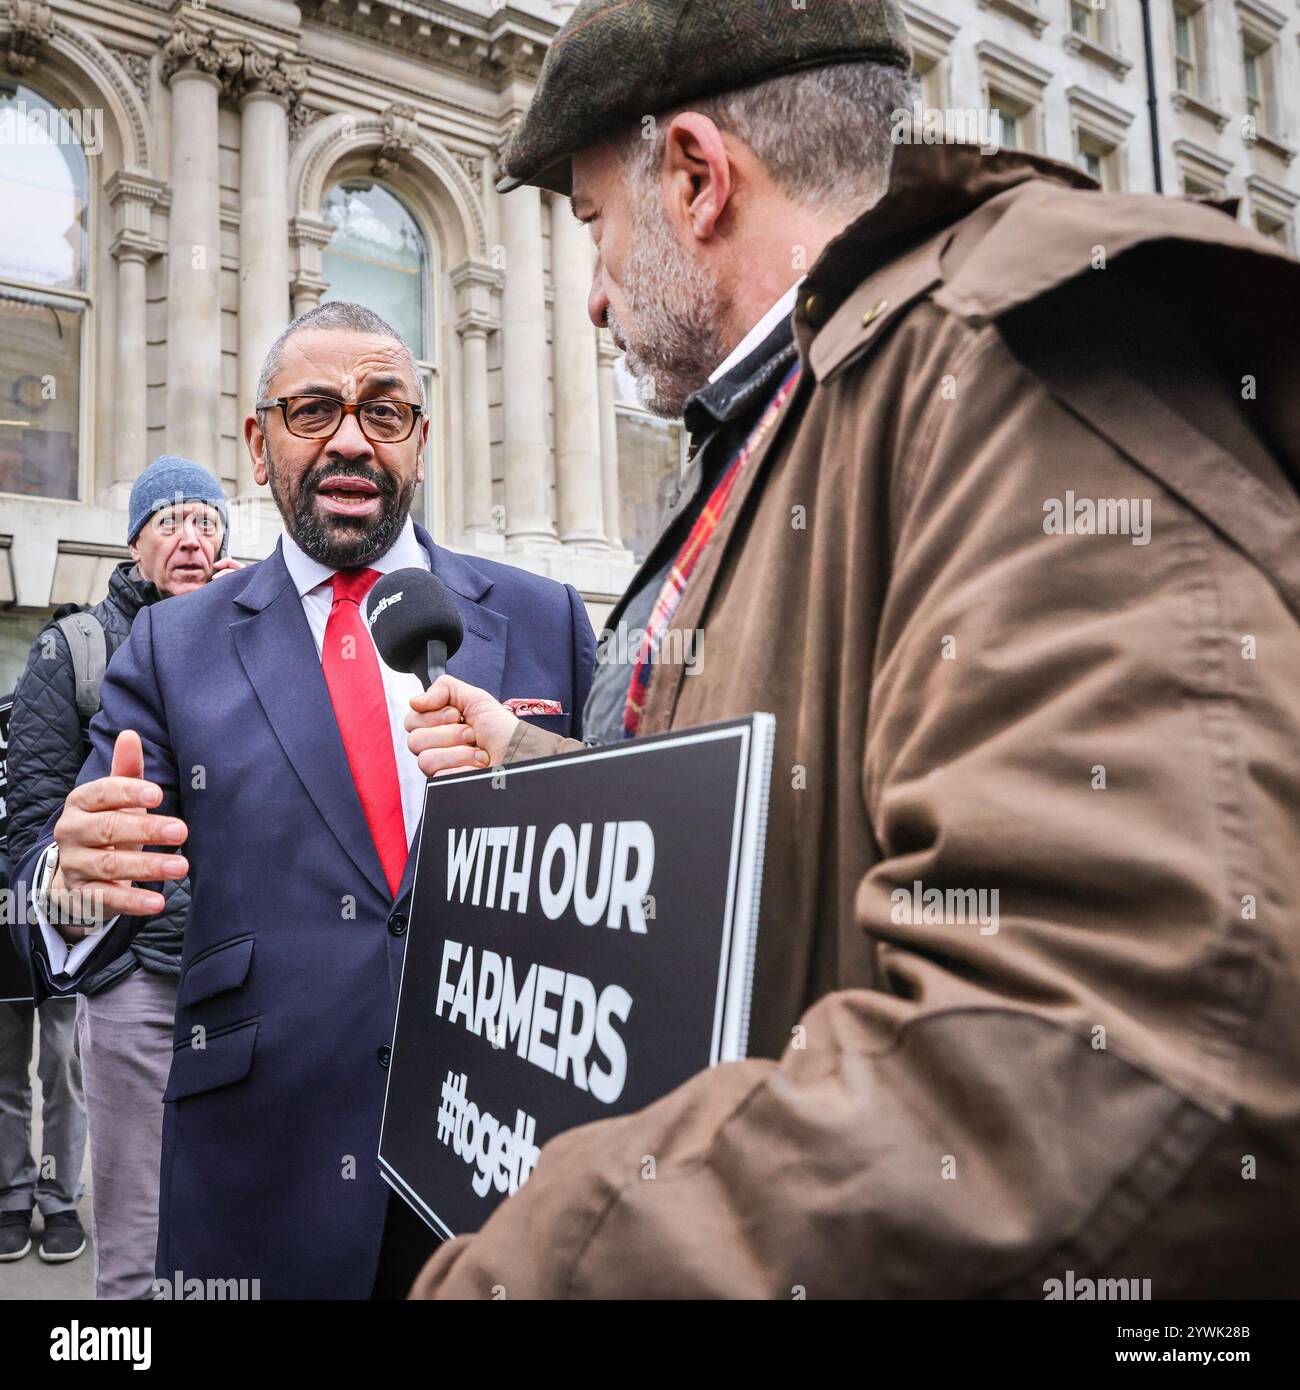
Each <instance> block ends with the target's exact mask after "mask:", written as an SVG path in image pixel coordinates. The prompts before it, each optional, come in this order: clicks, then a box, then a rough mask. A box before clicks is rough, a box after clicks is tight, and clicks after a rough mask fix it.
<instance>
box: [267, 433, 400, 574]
mask: <svg viewBox="0 0 1300 1390" xmlns="http://www.w3.org/2000/svg"><path fill="white" fill-rule="evenodd" d="M266 471H267V476H268V480H269V482H270V485H271V496H272V497H273V498H274V499H275V505H276V506H277V507H278V508H279V510H280V516H281V519H282V520H283V521H284V529H285V530H286V531H288V533H289V534H290V536H292V537H293V539H294V541H295V542H296V543H297V545H298V547H299V549H301V550H302V552H303V554H304V555H309V556H311V558H312V559H313V560H315V561H317V562H318V563H319V564H322V565H328V566H329V567H330V568H331V569H339V570H349V569H359V568H360V567H361V566H362V565H367V564H369V563H370V561H371V560H377V559H378V558H379V557H380V556H381V555H382V554H384V552H385V551H386V550H388V549H390V548H391V546H392V544H393V542H394V541H395V540H396V539H397V537H398V536H399V535H400V534H401V531H402V527H403V526H405V525H406V518H407V514H408V513H409V512H410V510H411V498H412V497H413V496H414V495H415V479H414V477H412V479H411V481H410V482H409V483H408V484H407V485H406V486H405V487H403V488H402V489H400V490H399V489H398V488H397V487H396V485H395V484H394V482H393V480H392V477H391V476H390V475H389V474H387V473H385V472H384V471H383V470H382V469H380V468H367V467H366V466H365V465H364V464H346V463H326V464H321V465H320V466H319V467H317V468H314V469H313V470H312V471H311V472H310V473H309V474H307V475H306V476H304V478H303V479H302V481H301V483H300V484H299V489H298V494H297V497H296V498H295V499H293V500H292V503H291V501H290V499H288V498H286V497H285V495H284V492H283V490H282V489H281V487H280V485H279V481H278V479H277V469H276V466H275V460H274V459H273V458H272V457H271V451H270V448H269V447H268V448H267V450H266ZM338 477H349V478H365V479H367V480H368V481H370V482H372V483H374V485H375V486H376V487H377V488H378V489H379V494H380V501H381V506H380V511H379V515H378V517H376V518H375V520H374V521H373V522H371V521H364V522H363V521H361V520H360V519H358V520H356V521H351V520H349V519H348V518H347V517H342V516H328V517H323V516H321V515H320V513H319V512H318V511H317V510H316V493H317V490H318V484H319V483H320V482H322V481H323V480H324V479H326V478H338ZM359 527H360V528H361V529H360V531H358V528H359Z"/></svg>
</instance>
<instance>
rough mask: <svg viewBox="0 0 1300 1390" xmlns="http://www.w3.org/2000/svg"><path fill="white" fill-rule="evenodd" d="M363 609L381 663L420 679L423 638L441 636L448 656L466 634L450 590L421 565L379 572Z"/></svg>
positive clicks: (422, 674)
mask: <svg viewBox="0 0 1300 1390" xmlns="http://www.w3.org/2000/svg"><path fill="white" fill-rule="evenodd" d="M366 614H367V617H366V625H367V626H368V627H369V629H370V635H371V636H372V637H373V638H374V640H375V646H376V647H378V649H379V655H380V656H382V657H383V659H384V663H385V665H387V666H391V667H392V669H393V670H394V671H409V672H411V674H412V675H414V676H418V677H419V678H420V679H421V680H423V679H424V658H425V650H426V647H427V644H428V643H430V642H434V641H440V642H445V643H446V644H447V655H448V657H451V656H452V655H453V654H454V653H455V652H456V651H457V650H458V649H459V647H460V644H461V643H462V642H463V641H464V640H465V625H464V623H462V622H461V617H460V611H459V610H458V609H457V607H456V603H455V600H454V599H453V598H452V596H451V591H450V590H449V589H448V588H447V586H446V585H445V584H444V583H443V582H442V580H441V579H439V578H438V576H437V575H436V574H432V573H430V572H429V571H428V570H425V569H405V570H394V571H393V572H392V573H391V574H385V575H382V576H381V577H380V578H379V579H378V580H377V581H376V583H375V586H374V588H373V589H371V591H370V596H369V598H368V599H367V601H366Z"/></svg>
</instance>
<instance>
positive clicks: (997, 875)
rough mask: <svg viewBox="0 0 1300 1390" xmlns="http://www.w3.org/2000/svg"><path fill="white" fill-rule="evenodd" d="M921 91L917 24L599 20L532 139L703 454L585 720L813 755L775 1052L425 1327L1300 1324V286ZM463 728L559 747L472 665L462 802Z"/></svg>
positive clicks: (1197, 217) (557, 1192)
mask: <svg viewBox="0 0 1300 1390" xmlns="http://www.w3.org/2000/svg"><path fill="white" fill-rule="evenodd" d="M909 67H910V63H909V56H908V50H907V45H906V40H905V37H904V27H903V22H902V18H901V15H900V13H899V11H898V8H897V5H896V4H895V3H893V0H808V3H807V4H806V5H800V6H793V5H791V4H789V3H787V2H786V0H771V2H770V3H767V2H766V0H747V3H744V4H737V3H734V0H727V2H726V3H723V0H696V3H691V4H684V3H683V4H671V3H653V4H650V3H632V4H629V3H614V0H584V3H582V4H580V5H579V6H578V7H577V9H576V11H575V12H574V14H573V15H572V17H571V19H570V20H569V22H568V23H567V24H566V26H565V27H564V29H563V30H562V31H561V33H560V34H559V36H558V37H557V39H556V41H555V43H554V45H553V47H552V49H551V51H550V54H549V56H548V58H547V61H546V64H545V67H544V68H543V70H542V75H541V79H540V82H539V85H538V90H537V92H536V95H535V97H534V100H533V102H532V105H531V106H530V108H529V109H528V111H527V113H526V115H525V116H524V118H523V121H522V124H521V125H520V126H519V128H518V130H517V131H516V132H515V134H514V137H513V140H512V142H511V144H510V146H509V148H508V150H507V152H506V155H505V159H504V162H503V168H504V171H505V174H506V175H507V178H506V180H505V182H504V184H503V186H505V187H509V186H513V185H515V184H518V183H521V182H522V183H529V182H531V183H540V184H541V185H542V186H544V187H547V188H551V189H556V190H561V191H563V192H571V194H572V197H573V207H574V212H575V213H576V215H577V216H578V217H579V218H580V219H581V220H582V221H583V222H585V223H587V224H589V225H590V227H591V230H592V235H593V237H594V240H595V243H596V246H597V249H598V253H599V256H598V260H597V264H596V270H595V279H594V283H593V286H592V291H591V301H590V309H591V316H592V318H593V319H594V320H595V321H596V322H597V323H602V324H608V325H609V327H610V328H611V330H612V331H613V333H614V335H615V337H616V339H617V340H618V342H619V343H620V345H621V346H622V347H623V348H624V349H625V350H626V352H627V362H628V365H629V367H630V368H631V370H632V371H633V372H634V373H635V374H636V376H637V377H638V378H639V380H640V384H641V388H642V391H643V394H644V397H645V400H646V402H647V404H648V405H649V406H650V407H651V408H652V409H654V410H656V411H659V412H661V413H663V414H665V415H673V414H676V413H678V412H683V411H684V414H685V419H686V423H687V426H688V427H689V429H690V432H691V436H692V439H693V441H694V443H695V452H694V455H693V458H692V462H691V464H690V466H689V468H688V470H687V472H686V474H685V477H684V479H683V481H682V484H681V488H680V493H679V495H678V497H677V499H676V501H675V503H674V505H673V507H672V509H671V511H670V512H669V514H668V516H667V517H666V518H665V521H664V528H663V532H662V534H661V536H660V538H659V541H658V543H657V544H656V546H655V547H654V549H653V551H652V552H651V554H650V555H649V556H648V558H647V559H646V561H645V564H644V565H643V566H642V568H641V570H640V573H639V574H638V575H637V577H636V579H635V580H634V581H633V583H632V585H631V588H630V589H629V591H628V593H627V594H626V595H624V597H623V599H622V601H621V603H620V604H619V606H618V608H617V609H616V610H615V613H614V614H613V616H612V618H611V623H613V624H617V623H620V622H622V623H625V624H626V625H627V626H628V627H629V628H646V629H648V630H649V633H650V637H649V641H648V643H647V645H646V646H645V647H643V648H641V649H639V650H638V649H636V648H634V649H633V651H632V653H631V656H630V659H629V662H628V663H627V664H622V665H620V664H618V663H617V662H616V661H615V660H614V653H615V652H616V650H617V645H618V644H611V645H610V647H608V648H607V650H606V653H605V659H604V660H603V661H602V662H601V663H600V665H599V670H598V674H597V678H596V682H595V685H594V686H593V690H592V694H591V699H590V702H589V704H588V711H587V716H586V720H585V727H586V730H587V733H588V735H589V736H595V737H598V738H602V739H604V740H606V741H615V740H618V739H621V738H625V737H629V736H632V735H636V734H653V733H660V732H662V731H664V730H673V729H684V728H687V727H690V726H693V725H700V724H706V723H709V722H710V721H714V720H720V719H725V718H730V717H734V716H738V715H743V714H746V713H748V712H750V711H753V710H769V711H772V712H773V713H775V715H776V720H777V752H776V758H775V765H774V771H773V777H772V803H771V814H770V817H769V820H768V838H767V852H766V862H765V877H764V884H763V902H762V923H761V928H760V934H759V939H758V957H757V966H756V978H755V984H754V995H753V1011H752V1023H751V1028H750V1038H749V1053H750V1058H751V1060H749V1061H745V1062H740V1063H733V1064H726V1065H722V1066H719V1067H716V1068H714V1069H712V1070H711V1071H708V1072H706V1073H703V1074H701V1075H699V1076H697V1077H695V1078H694V1079H693V1080H692V1081H690V1082H689V1083H688V1084H686V1085H684V1086H682V1087H681V1088H680V1089H678V1090H677V1091H674V1092H673V1093H671V1094H670V1095H668V1096H665V1097H664V1098H663V1099H662V1100H660V1101H659V1102H657V1103H656V1104H654V1105H652V1106H650V1107H649V1108H647V1109H645V1110H643V1111H641V1112H639V1113H637V1114H633V1115H630V1116H626V1117H623V1118H617V1119H612V1120H609V1121H605V1122H603V1123H599V1124H595V1125H589V1126H586V1127H583V1128H581V1129H577V1130H574V1131H572V1132H570V1133H568V1134H565V1135H563V1136H561V1137H560V1138H558V1139H556V1140H554V1141H553V1142H552V1143H550V1144H549V1145H547V1146H546V1148H545V1149H544V1150H543V1151H542V1155H541V1161H540V1163H539V1164H538V1166H537V1168H536V1171H535V1172H534V1174H533V1176H532V1177H531V1178H530V1180H529V1182H528V1183H527V1184H526V1186H524V1187H523V1188H522V1189H521V1190H520V1191H519V1192H518V1193H517V1194H516V1195H515V1196H513V1197H511V1198H510V1199H509V1200H508V1201H506V1202H505V1203H504V1204H503V1205H502V1206H501V1207H500V1208H499V1210H498V1211H497V1212H496V1213H495V1215H494V1216H493V1217H492V1218H491V1219H490V1220H489V1221H488V1222H487V1223H486V1224H485V1226H484V1227H483V1229H482V1230H481V1231H480V1232H479V1233H478V1234H477V1235H474V1236H471V1237H468V1238H463V1239H458V1240H455V1241H452V1242H450V1243H449V1244H447V1245H446V1246H445V1247H444V1248H443V1249H442V1250H440V1251H439V1252H438V1254H437V1255H436V1256H435V1257H434V1258H433V1259H432V1260H431V1262H430V1263H429V1264H428V1265H427V1266H426V1268H425V1271H424V1273H423V1274H422V1276H421V1278H420V1279H419V1281H418V1282H417V1284H416V1289H415V1292H416V1293H417V1294H418V1295H420V1296H435V1295H447V1296H479V1297H490V1296H493V1291H494V1289H495V1290H502V1291H504V1293H505V1296H506V1297H509V1298H516V1297H528V1296H543V1297H553V1296H565V1295H572V1296H591V1297H621V1296H647V1297H671V1296H687V1297H690V1296H770V1297H781V1298H789V1297H791V1296H799V1292H800V1291H803V1292H804V1293H805V1294H806V1295H807V1296H808V1297H830V1296H850V1297H859V1296H868V1297H871V1296H939V1297H944V1296H949V1297H951V1296H959V1297H960V1296H1024V1297H1030V1298H1042V1297H1045V1296H1046V1297H1053V1296H1059V1295H1060V1291H1061V1289H1062V1288H1063V1287H1065V1285H1066V1284H1067V1283H1069V1281H1070V1280H1071V1279H1072V1280H1073V1285H1072V1287H1081V1286H1080V1285H1079V1283H1078V1281H1080V1280H1082V1279H1094V1280H1095V1279H1122V1278H1141V1279H1147V1280H1150V1289H1151V1291H1152V1293H1153V1294H1154V1296H1155V1297H1157V1298H1170V1297H1179V1296H1196V1297H1204V1296H1224V1295H1227V1296H1234V1297H1248V1296H1259V1295H1271V1296H1292V1297H1294V1296H1296V1295H1297V1294H1300V1204H1297V1203H1296V1201H1295V1197H1294V1192H1295V1179H1296V1173H1297V1159H1298V1158H1300V983H1298V982H1300V933H1298V931H1297V921H1298V920H1300V916H1298V914H1297V908H1298V907H1300V818H1298V816H1297V810H1296V808H1297V806H1300V758H1298V757H1297V752H1296V750H1297V748H1298V747H1300V633H1298V631H1297V617H1298V616H1300V500H1298V499H1297V488H1296V483H1297V476H1298V474H1300V370H1298V368H1300V347H1298V346H1297V339H1296V335H1295V332H1294V326H1295V324H1296V323H1297V322H1300V265H1297V264H1296V262H1295V261H1294V260H1292V259H1291V258H1290V257H1288V256H1287V255H1286V254H1285V253H1284V252H1282V251H1280V250H1279V249H1278V248H1277V247H1275V246H1272V245H1270V244H1268V243H1266V242H1265V241H1264V240H1262V239H1261V238H1259V237H1258V236H1256V235H1255V234H1254V233H1253V232H1251V231H1249V230H1247V229H1246V228H1244V227H1243V226H1241V225H1240V224H1239V223H1237V222H1236V221H1234V220H1233V218H1232V217H1231V216H1225V215H1224V212H1223V211H1222V210H1219V209H1216V208H1214V207H1210V206H1205V205H1198V204H1194V203H1192V202H1189V201H1185V200H1181V199H1165V198H1159V197H1154V196H1135V195H1122V194H1116V195H1110V194H1103V193H1102V192H1101V191H1100V190H1099V189H1098V188H1097V187H1096V185H1095V184H1094V183H1093V182H1092V181H1091V180H1090V179H1088V178H1086V177H1085V176H1084V175H1082V174H1080V173H1079V172H1078V171H1076V170H1074V169H1072V168H1068V167H1066V166H1063V165H1059V164H1055V163H1053V162H1051V161H1049V160H1046V159H1043V158H1039V157H1036V156H1033V155H1026V154H1020V153H1016V152H1012V151H1002V152H993V153H982V152H981V150H980V149H979V148H976V147H975V146H973V145H964V144H956V143H925V142H924V141H923V140H922V138H921V132H920V131H911V132H909V131H908V129H907V126H906V124H905V123H901V122H900V121H899V120H897V119H896V116H895V113H896V112H897V111H898V110H899V109H909V108H910V107H911V103H912V92H911V87H910V82H909V77H908V73H909ZM504 215H506V216H509V205H508V203H507V206H506V211H505V214H504ZM805 268H807V270H806V278H801V277H804V276H805ZM673 629H677V640H672V641H670V640H667V639H666V638H665V634H671V633H672V630H673ZM686 634H691V635H695V634H698V638H697V640H698V641H700V642H702V643H703V650H704V652H705V654H706V656H707V661H706V662H705V663H704V669H703V671H701V672H699V673H698V674H695V675H693V676H692V678H691V679H690V680H686V679H684V676H685V671H684V669H683V667H682V666H680V665H678V666H674V665H671V664H668V663H667V662H662V663H661V662H659V661H657V660H656V656H657V654H658V652H669V651H682V650H687V649H692V650H693V648H692V647H691V646H690V644H689V643H685V642H683V641H682V640H681V639H682V638H683V636H684V635H686ZM656 638H658V639H660V645H659V646H658V647H656V646H655V639H656ZM446 703H450V705H451V706H453V707H454V708H456V709H458V710H459V711H460V712H461V713H462V714H463V716H464V718H465V719H466V721H467V722H468V723H470V724H471V725H472V726H473V727H474V729H475V734H476V738H477V744H478V746H480V747H485V748H487V749H489V751H490V752H491V753H492V754H493V756H494V758H504V759H505V760H507V761H514V760H519V759H523V758H530V757H537V756H542V755H546V754H550V753H555V752H560V751H564V750H565V749H567V748H569V747H571V746H573V745H571V744H570V743H568V742H566V741H564V740H561V739H560V738H558V737H556V736H554V735H550V734H546V733H542V732H540V731H537V730H534V729H529V728H528V727H526V726H524V725H520V724H517V722H516V721H514V720H513V719H512V718H511V717H510V716H509V715H507V714H506V713H505V712H504V711H503V710H501V709H500V707H499V706H497V705H496V703H495V702H494V701H492V700H490V699H488V698H487V697H485V696H483V695H482V694H481V692H477V691H475V690H473V689H471V688H468V687H465V686H464V685H461V684H459V683H457V682H454V681H446V682H444V683H442V684H441V685H440V686H438V687H435V689H434V690H433V691H431V692H430V694H429V695H428V696H427V697H426V700H425V713H424V714H423V715H422V716H420V717H419V718H416V717H414V716H413V717H412V719H410V720H408V728H412V735H411V746H412V748H413V750H415V751H417V752H418V753H419V754H420V762H421V766H422V767H423V769H424V771H425V772H427V773H430V774H437V773H441V772H447V771H454V770H456V769H458V768H460V767H463V766H465V765H466V762H467V759H468V756H469V752H470V751H472V750H466V749H465V748H464V747H463V746H459V747H458V746H457V745H456V744H455V743H454V742H453V740H454V739H456V738H457V736H458V730H456V729H455V728H454V726H453V727H450V728H449V726H447V725H445V724H442V723H440V722H439V720H440V719H443V718H446V717H447V716H446V715H445V712H444V711H442V709H441V707H442V706H443V705H444V704H446ZM647 1156H653V1158H654V1160H655V1162H654V1166H653V1169H651V1168H650V1167H649V1166H648V1165H646V1164H645V1162H644V1159H645V1158H646V1157H647ZM651 1171H653V1174H654V1176H653V1178H649V1177H647V1176H646V1174H647V1173H648V1172H651ZM497 1296H499V1294H498V1295H497Z"/></svg>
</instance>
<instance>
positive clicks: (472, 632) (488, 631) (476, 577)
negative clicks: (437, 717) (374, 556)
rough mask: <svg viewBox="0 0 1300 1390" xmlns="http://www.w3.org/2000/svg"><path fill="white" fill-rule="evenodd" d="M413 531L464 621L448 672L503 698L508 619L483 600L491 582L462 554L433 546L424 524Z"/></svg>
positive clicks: (489, 590) (508, 633)
mask: <svg viewBox="0 0 1300 1390" xmlns="http://www.w3.org/2000/svg"><path fill="white" fill-rule="evenodd" d="M415 534H416V537H417V538H418V539H419V542H420V544H421V545H422V546H423V547H424V548H425V550H426V552H427V553H428V555H429V559H430V563H431V564H432V565H433V572H434V574H436V575H437V576H438V578H439V579H441V580H442V582H443V583H444V584H445V585H446V586H447V588H448V589H450V590H451V595H452V598H453V599H454V600H455V603H456V607H457V609H458V610H459V612H460V616H461V621H462V622H463V623H464V624H465V640H464V642H462V643H461V648H460V650H459V651H458V652H457V653H456V655H455V656H453V657H452V659H451V660H450V661H449V662H448V663H447V672H448V674H449V675H453V676H455V677H456V678H457V679H458V680H462V681H468V682H469V684H470V685H476V686H478V687H479V689H480V690H486V691H487V692H488V694H489V695H494V696H495V697H496V698H497V699H498V700H500V699H502V698H503V697H504V695H505V691H504V690H503V689H502V682H503V680H504V678H505V669H506V642H507V641H508V640H509V635H510V619H509V618H507V617H506V616H505V614H504V613H498V612H497V611H496V610H495V609H493V608H489V607H488V606H487V605H486V604H485V603H483V602H482V600H483V599H484V598H486V597H487V595H488V594H489V593H490V592H491V589H492V581H491V580H490V579H489V578H488V577H487V576H486V575H485V574H484V573H483V572H482V571H481V570H479V569H476V568H475V567H474V565H472V564H471V563H470V562H469V561H468V560H467V559H466V558H465V557H464V556H463V555H457V554H455V552H454V551H450V550H444V549H443V548H442V547H441V546H439V545H435V544H434V542H433V538H432V537H431V536H430V535H429V533H428V532H427V531H426V530H425V529H424V527H423V526H417V527H416V528H415Z"/></svg>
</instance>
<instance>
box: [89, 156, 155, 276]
mask: <svg viewBox="0 0 1300 1390" xmlns="http://www.w3.org/2000/svg"><path fill="white" fill-rule="evenodd" d="M104 192H105V193H106V194H107V196H108V202H109V206H110V207H111V208H112V209H113V216H114V220H115V224H116V234H115V236H114V238H113V243H112V245H111V246H110V247H109V251H110V254H111V255H112V256H113V259H114V260H118V261H121V260H140V261H144V262H146V263H147V262H148V261H150V260H152V259H153V257H155V256H159V255H161V254H162V252H163V250H164V247H163V244H162V243H161V242H160V241H158V240H157V239H156V238H155V237H154V235H153V232H152V230H151V228H150V220H151V213H152V211H153V209H154V208H155V207H166V206H168V205H169V203H170V202H171V195H170V192H169V190H168V188H167V185H166V184H165V183H163V182H161V180H159V179H155V178H150V177H149V175H147V174H142V173H139V172H133V171H128V170H124V169H120V170H118V172H117V173H115V174H114V175H113V177H112V178H111V179H109V181H108V183H107V184H106V185H105V187H104Z"/></svg>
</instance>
